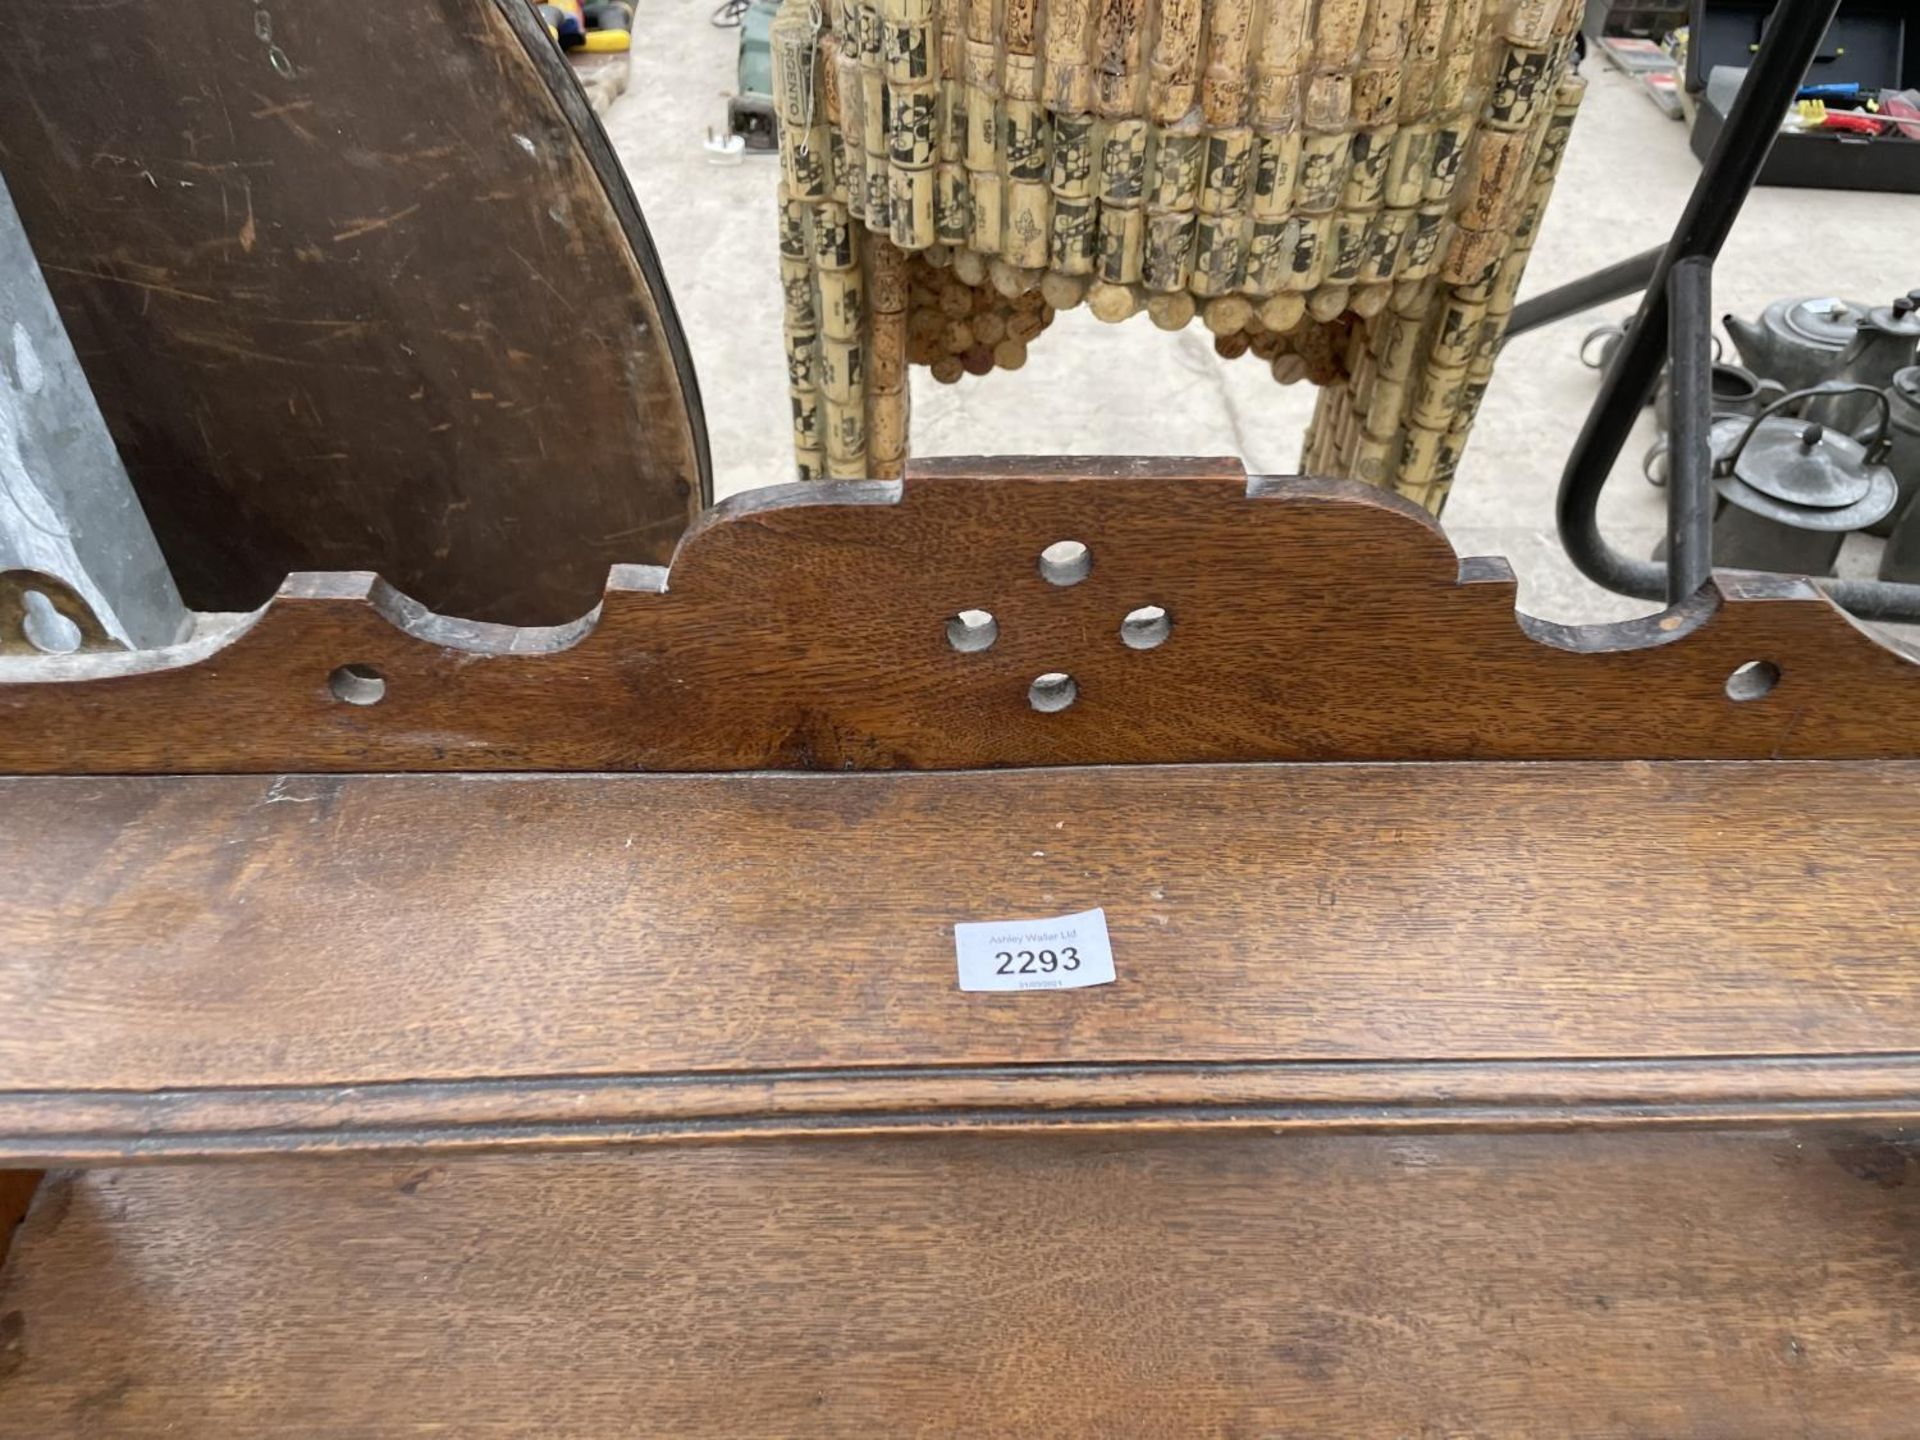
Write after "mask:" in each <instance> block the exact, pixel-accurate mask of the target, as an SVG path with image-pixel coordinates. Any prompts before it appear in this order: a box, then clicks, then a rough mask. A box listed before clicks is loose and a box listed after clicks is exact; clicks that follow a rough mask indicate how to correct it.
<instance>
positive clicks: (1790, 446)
mask: <svg viewBox="0 0 1920 1440" xmlns="http://www.w3.org/2000/svg"><path fill="white" fill-rule="evenodd" d="M1838 393H1839V392H1838V389H1837V387H1822V388H1820V389H1818V390H1814V391H1800V392H1796V393H1793V394H1788V395H1784V396H1782V397H1781V398H1780V399H1779V400H1776V401H1775V402H1774V403H1773V404H1771V405H1769V406H1767V407H1766V409H1764V410H1762V411H1761V412H1760V413H1759V414H1757V415H1755V416H1753V417H1752V418H1751V419H1748V418H1746V417H1743V416H1729V417H1725V418H1722V419H1719V420H1716V421H1715V422H1714V425H1713V428H1712V431H1711V432H1710V435H1711V440H1710V443H1711V446H1712V450H1713V477H1714V489H1715V490H1716V491H1717V492H1718V494H1719V497H1720V502H1721V503H1720V505H1719V509H1718V513H1717V514H1716V516H1715V518H1714V522H1713V552H1714V560H1715V562H1716V563H1718V564H1721V565H1725V566H1727V567H1729V568H1734V569H1743V570H1781V571H1786V572H1788V573H1791V574H1797V575H1826V574H1831V573H1832V570H1833V562H1834V561H1835V560H1836V559H1837V558H1838V557H1839V554H1840V544H1841V542H1842V541H1843V540H1844V539H1845V538H1846V536H1847V533H1848V532H1849V531H1852V530H1862V529H1865V528H1866V527H1867V526H1869V525H1872V524H1874V523H1876V522H1877V521H1879V520H1881V519H1883V518H1885V517H1886V516H1887V515H1889V514H1891V513H1892V512H1893V508H1894V506H1895V504H1896V502H1897V501H1898V498H1899V490H1900V487H1899V485H1898V484H1897V482H1896V481H1895V479H1894V475H1893V471H1891V470H1890V469H1888V468H1887V466H1886V465H1885V464H1884V463H1883V462H1884V461H1885V459H1886V455H1887V451H1888V449H1889V448H1890V447H1891V445H1892V423H1893V411H1892V406H1891V404H1890V402H1889V400H1888V398H1887V396H1886V394H1885V393H1884V392H1882V391H1876V390H1873V389H1871V388H1870V387H1867V386H1855V387H1851V388H1850V389H1849V390H1848V391H1847V392H1846V394H1847V395H1848V397H1849V398H1851V396H1853V395H1855V394H1864V395H1865V396H1866V397H1867V403H1868V404H1869V405H1873V406H1877V408H1878V409H1879V412H1880V423H1879V425H1878V427H1877V428H1876V430H1875V432H1874V433H1873V434H1872V435H1871V436H1869V437H1868V438H1867V439H1865V440H1856V439H1855V438H1853V437H1852V436H1850V435H1848V434H1846V433H1845V432H1843V431H1839V430H1835V429H1833V428H1831V427H1829V426H1827V425H1823V424H1822V423H1820V422H1819V421H1817V420H1808V419H1806V418H1805V417H1804V416H1803V417H1798V418H1796V417H1793V416H1789V415H1784V414H1781V413H1779V412H1781V411H1782V410H1784V409H1786V408H1787V407H1788V406H1790V405H1794V404H1797V403H1800V402H1803V401H1806V400H1809V399H1811V398H1813V397H1814V396H1815V395H1819V396H1821V397H1823V398H1833V397H1835V396H1836V395H1837V394H1838Z"/></svg>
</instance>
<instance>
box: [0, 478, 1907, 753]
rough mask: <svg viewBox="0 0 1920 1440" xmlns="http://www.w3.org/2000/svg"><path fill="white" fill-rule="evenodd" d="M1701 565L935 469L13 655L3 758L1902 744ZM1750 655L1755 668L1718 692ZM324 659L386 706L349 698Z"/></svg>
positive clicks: (1096, 483)
mask: <svg viewBox="0 0 1920 1440" xmlns="http://www.w3.org/2000/svg"><path fill="white" fill-rule="evenodd" d="M1088 477H1098V478H1088ZM1063 539H1077V540H1080V541H1083V542H1084V543H1085V544H1087V545H1088V546H1089V547H1091V553H1092V571H1091V574H1090V575H1089V576H1088V577H1087V578H1086V579H1085V580H1084V581H1083V582H1081V583H1079V584H1075V585H1070V586H1065V587H1062V586H1058V585H1054V584H1050V583H1048V581H1047V580H1046V579H1045V578H1043V577H1042V575H1041V573H1040V570H1039V564H1038V562H1039V557H1040V552H1041V551H1042V549H1043V548H1044V547H1045V546H1047V545H1048V544H1050V543H1052V542H1054V541H1057V540H1063ZM1719 584H1720V589H1719V591H1718V592H1711V593H1708V594H1705V595H1703V596H1702V597H1699V598H1698V599H1697V600H1696V601H1695V602H1692V604H1691V605H1690V606H1689V607H1688V608H1686V609H1683V610H1681V611H1677V612H1675V613H1672V614H1670V615H1667V616H1665V617H1662V618H1660V619H1657V620H1650V621H1643V622H1635V623H1633V624H1631V625H1628V626H1624V627H1615V626H1610V627H1597V628H1595V629H1593V630H1590V631H1576V630H1569V629H1567V628H1566V627H1559V626H1549V625H1542V624H1539V623H1537V622H1531V621H1526V620H1523V619H1519V618H1516V616H1515V613H1514V609H1513V600H1514V585H1513V580H1512V577H1511V574H1510V573H1509V572H1508V571H1507V570H1506V568H1505V566H1504V564H1501V563H1499V562H1488V561H1467V562H1464V563H1463V562H1461V561H1459V560H1458V559H1457V558H1456V557H1455V555H1454V553H1453V551H1452V549H1451V548H1450V547H1449V546H1448V544H1447V541H1446V539H1445V537H1444V536H1443V535H1441V533H1440V532H1439V530H1438V529H1437V528H1436V527H1435V526H1434V525H1433V522H1432V521H1431V520H1430V519H1429V518H1427V517H1426V515H1425V514H1424V512H1421V511H1419V510H1417V509H1415V508H1414V507H1413V506H1411V505H1408V504H1407V503H1405V502H1403V501H1396V500H1393V499H1391V498H1389V497H1385V496H1383V495H1381V494H1380V492H1378V491H1376V490H1373V489H1372V488H1371V487H1366V486H1359V485H1354V484H1350V483H1347V482H1313V481H1262V480H1256V481H1253V482H1251V483H1249V482H1248V481H1246V480H1245V479H1244V478H1243V476H1242V474H1241V473H1240V470H1239V467H1238V466H1237V465H1235V464H1231V463H1224V462H1206V461H1202V462H1185V463H1169V462H1102V461H1069V462H1061V463H1057V464H1049V463H1044V462H1020V464H1019V466H1018V467H1009V466H1005V465H998V464H996V463H994V462H977V463H961V462H954V463H953V464H952V465H950V466H948V467H946V468H945V469H942V470H939V471H937V472H929V473H925V474H921V475H917V476H910V477H909V478H908V480H907V481H906V482H905V487H904V492H903V491H902V489H901V488H900V487H899V486H897V485H894V484H882V483H859V484H853V485H848V486H831V487H798V486H793V487H784V488H779V489H775V490H769V491H761V492H755V493H753V494H751V495H747V496H742V497H738V499H737V500H735V501H730V502H727V503H725V504H723V505H721V506H720V507H718V509H717V510H715V511H713V512H710V513H709V514H708V515H707V516H706V517H704V518H703V519H702V521H701V522H700V523H699V524H698V525H697V526H696V527H695V528H694V529H693V530H692V531H691V532H690V533H689V535H688V537H687V539H686V541H685V543H684V544H683V545H682V546H681V548H680V550H679V552H678V554H677V556H676V558H675V561H674V564H673V567H672V571H671V573H670V574H668V573H665V572H662V571H659V570H650V569H623V570H620V571H617V572H616V573H615V576H614V580H613V584H612V586H611V588H610V589H609V590H608V592H607V595H606V598H605V600H604V602H603V603H602V605H601V606H600V608H599V610H598V612H597V613H595V614H593V615H589V616H587V617H586V618H585V619H583V620H582V621H580V622H579V623H578V624H575V625H569V626H562V627H558V628H556V629H552V630H545V631H526V630H505V629H501V628H498V627H486V626H475V625H464V624H456V623H449V622H446V621H444V620H441V619H439V618H437V617H435V616H432V615H430V614H427V613H425V612H422V611H421V610H420V609H419V607H417V606H410V605H409V604H408V603H407V602H406V601H405V600H404V598H403V597H400V596H397V595H395V594H394V593H393V592H391V591H390V590H387V589H385V588H384V587H382V586H380V585H378V584H377V583H376V582H375V581H374V580H373V579H372V577H369V576H364V575H363V576H340V575H332V576H307V577H297V578H296V579H295V580H294V581H293V582H291V583H290V584H289V586H288V587H287V589H286V590H285V591H283V593H282V594H281V596H280V597H279V598H278V599H277V600H276V601H275V602H274V603H273V604H271V605H270V606H268V607H267V608H266V609H265V610H264V611H263V612H261V613H259V614H258V615H257V616H254V617H250V618H248V619H245V620H243V621H242V622H241V623H240V624H239V625H238V626H237V627H236V628H235V629H233V630H231V631H228V632H224V633H209V634H208V635H206V636H204V637H202V638H201V639H200V640H198V641H194V642H189V644H188V645H187V646H186V647H184V648H183V649H182V650H181V651H180V652H179V653H178V654H176V655H173V656H168V655H165V654H162V653H154V654H146V655H139V656H129V657H122V658H120V659H117V660H116V659H113V658H107V659H101V658H99V657H82V658H77V659H75V660H72V661H69V662H58V661H50V660H48V659H46V658H45V657H35V658H34V659H33V660H31V661H15V662H0V681H4V680H8V679H11V680H15V681H19V682H22V683H14V684H0V771H22V772H40V773H47V772H86V771H93V772H106V773H120V772H127V771H143V772H169V771H216V772H217V771H253V772H269V771H280V770H290V769H291V770H315V771H338V770H356V769H359V770H514V769H520V770H674V771H688V770H741V769H756V768H762V767H771V768H791V769H805V770H848V769H858V770H899V769H921V768H933V769H946V768H965V767H972V766H1000V765H1013V766H1017V765H1047V764H1087V763H1094V762H1171V761H1229V760H1230V761H1241V760H1343V759H1344V760H1352V759H1394V760H1423V759H1606V758H1628V757H1633V758H1669V757H1675V758H1677V757H1698V758H1727V759H1743V758H1744V759H1767V758H1778V757H1802V758H1850V757H1877V756H1913V755H1916V754H1920V666H1916V665H1915V664H1914V663H1913V662H1912V661H1911V660H1910V659H1908V658H1907V657H1906V656H1904V655H1902V654H1900V653H1897V652H1895V651H1893V650H1890V649H1888V648H1886V647H1885V646H1883V645H1881V644H1880V643H1878V642H1877V641H1875V640H1874V639H1873V638H1871V637H1870V636H1868V635H1867V634H1865V633H1864V632H1862V631H1861V630H1859V629H1857V628H1856V627H1855V626H1854V625H1853V624H1852V622H1850V621H1849V620H1848V619H1847V618H1846V616H1845V615H1843V614H1842V613H1841V612H1840V611H1838V610H1837V609H1835V608H1834V607H1833V606H1832V605H1830V604H1829V603H1828V602H1826V601H1825V600H1824V599H1822V598H1820V597H1819V596H1818V595H1817V594H1816V593H1815V592H1814V591H1813V590H1812V589H1811V588H1810V587H1809V586H1807V585H1806V584H1805V583H1804V582H1800V581H1783V580H1778V579H1760V578H1748V579H1742V578H1739V577H1735V576H1722V577H1721V579H1720V582H1719ZM1722 597H1723V598H1722ZM1146 605H1159V606H1163V607H1165V609H1166V610H1167V611H1168V613H1169V615H1170V617H1171V626H1172V629H1171V635H1170V638H1168V639H1167V641H1166V642H1165V643H1164V644H1162V645H1160V646H1159V647H1158V648H1155V649H1148V650H1138V649H1132V648H1129V647H1128V646H1127V645H1125V644H1124V643H1123V642H1122V639H1121V624H1122V621H1123V620H1124V618H1125V617H1126V615H1127V614H1128V613H1129V612H1130V611H1132V610H1133V609H1135V608H1136V607H1139V606H1146ZM967 609H983V610H987V611H989V612H991V613H992V614H993V615H994V617H995V618H996V621H997V623H998V626H999V639H998V640H997V642H996V643H995V644H994V645H993V646H992V648H990V649H987V650H982V651H977V652H973V653H958V652H956V651H955V650H954V649H953V648H952V647H951V646H950V644H949V643H948V638H947V630H946V623H947V621H948V619H949V618H950V617H952V616H954V615H955V614H956V613H958V612H960V611H963V610H967ZM1749 661H1762V662H1765V663H1767V664H1769V665H1772V666H1774V667H1775V668H1776V669H1777V671H1778V674H1779V682H1778V684H1777V686H1775V688H1774V689H1773V690H1772V692H1771V693H1769V694H1767V695H1765V696H1764V697H1762V698H1759V699H1754V700H1750V701H1746V702H1741V701H1737V700H1734V699H1732V698H1730V697H1729V695H1728V694H1727V692H1726V690H1725V688H1724V687H1725V684H1726V681H1727V679H1728V677H1729V676H1730V675H1731V674H1732V673H1733V672H1734V671H1735V670H1736V669H1738V668H1739V667H1740V666H1742V665H1744V664H1746V663H1747V662H1749ZM9 665H11V667H12V668H8V666H9ZM345 665H359V666H363V667H367V668H370V669H371V670H373V671H375V672H377V673H378V674H379V675H380V676H382V677H383V678H384V679H385V682H386V690H385V694H384V698H382V699H381V700H380V701H379V703H377V704H373V705H356V704H348V703H344V702H343V701H342V700H340V699H339V698H337V696H336V694H335V693H334V691H333V689H332V688H331V687H330V684H329V677H330V676H332V675H333V674H334V673H335V672H336V670H337V669H338V668H339V667H341V666H345ZM63 667H64V668H63ZM1051 671H1064V672H1067V673H1070V674H1071V675H1072V676H1073V677H1074V679H1075V680H1076V682H1077V683H1078V686H1079V699H1078V700H1077V702H1076V703H1074V704H1073V705H1072V706H1071V707H1070V708H1068V709H1065V710H1061V711H1057V712H1055V713H1050V714H1043V713H1040V712H1038V711H1036V710H1035V709H1033V708H1032V707H1031V706H1030V705H1029V703H1028V698H1027V692H1028V686H1029V684H1030V683H1031V682H1032V681H1033V680H1034V679H1035V678H1036V677H1037V676H1039V675H1041V674H1042V673H1045V672H1051ZM63 674H67V675H73V676H89V677H93V678H87V679H85V680H61V679H58V678H57V677H59V676H61V675H63Z"/></svg>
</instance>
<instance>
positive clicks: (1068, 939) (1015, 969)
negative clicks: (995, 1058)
mask: <svg viewBox="0 0 1920 1440" xmlns="http://www.w3.org/2000/svg"><path fill="white" fill-rule="evenodd" d="M953 948H954V950H955V952H956V953H957V954H958V956H959V959H960V988H961V989H962V990H1078V989H1080V988H1081V987H1082V986H1084V985H1111V984H1112V983H1113V946H1112V945H1111V944H1109V943H1108V941H1107V915H1106V912H1105V911H1104V910H1083V911H1081V912H1080V913H1079V914H1078V915H1061V916H1057V917H1056V918H1054V919H1052V920H981V921H969V922H967V923H965V924H960V925H955V926H954V927H953Z"/></svg>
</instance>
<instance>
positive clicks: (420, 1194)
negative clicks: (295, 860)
mask: <svg viewBox="0 0 1920 1440" xmlns="http://www.w3.org/2000/svg"><path fill="white" fill-rule="evenodd" d="M1917 1206H1920V1176H1916V1162H1915V1158H1914V1155H1913V1151H1912V1147H1911V1146H1902V1145H1899V1144H1894V1143H1888V1142H1887V1141H1885V1140H1883V1139H1873V1138H1868V1137H1864V1136H1845V1135H1842V1136H1833V1135H1827V1136H1820V1137H1814V1136H1804V1135H1795V1134H1786V1133H1781V1132H1766V1133H1756V1134H1743V1135H1706V1134H1690V1135H1673V1134H1644V1133H1641V1134H1576V1135H1517V1136H1513V1135H1510V1136H1488V1135H1448V1136H1438V1137H1435V1136H1426V1137H1409V1138H1402V1139H1388V1138H1378V1137H1352V1136H1347V1137H1311V1136H1310V1137H1301V1136H1278V1137H1262V1136H1251V1135H1220V1134H1197V1135H1178V1136H1135V1137H1131V1138H1129V1139H1128V1140H1126V1141H1123V1142H1122V1141H1116V1140H1115V1139H1114V1138H1113V1137H1106V1136H1098V1135H1089V1136H1056V1137H1052V1138H1049V1139H1047V1140H1044V1141H1036V1140H1030V1139H1026V1138H1022V1137H1006V1136H952V1135H949V1136H941V1137H932V1138H922V1139H911V1140H885V1141H861V1142H846V1141H837V1140H824V1141H821V1140H815V1141H805V1142H795V1141H786V1142H772V1143H766V1144H755V1145H717V1146H694V1147H681V1148H675V1149H670V1150H647V1151H638V1152H624V1153H623V1152H603V1153H598V1154H590V1155H565V1156H551V1155H525V1156H485V1157H467V1158H454V1159H447V1160H438V1161H423V1160H417V1159H408V1160H397V1159H393V1158H386V1157H371V1156H349V1157H340V1158H328V1159H325V1160H303V1159H290V1160H286V1161H283V1162H279V1163H274V1164H255V1165H216V1166H205V1165H199V1166H148V1167H137V1168H133V1169H120V1170H98V1171H88V1172H69V1173H67V1174H63V1175H53V1176H49V1178H48V1180H47V1182H46V1184H45V1186H44V1188H43V1190H42V1193H41V1195H40V1196H39V1198H38V1200H37V1202H36V1204H35V1207H34V1210H33V1213H32V1214H31V1216H30V1217H29V1219H28V1221H27V1223H26V1225H25V1226H24V1227H23V1228H22V1230H21V1232H20V1238H19V1240H18V1241H17V1242H16V1246H15V1253H14V1256H13V1258H12V1260H11V1261H10V1262H9V1264H8V1266H7V1268H6V1269H5V1270H4V1271H0V1434H5V1435H9V1436H12V1435H21V1436H27V1435H31V1436H47V1435H66V1434H74V1435H86V1436H90V1437H96V1440H112V1437H120V1436H126V1437H132V1436H139V1437H142V1440H145V1437H147V1436H152V1435H159V1434H174V1433H177V1434H187V1435H220V1436H223V1437H231V1440H250V1437H265V1436H273V1437H281V1436H287V1435H299V1436H302V1437H310V1440H370V1437H374V1436H389V1435H398V1434H416V1433H421V1434H433V1433H447V1434H458V1435H461V1436H472V1437H480V1440H486V1437H505V1436H523V1435H535V1434H537V1435H580V1436H614V1435H619V1436H628V1437H673V1440H707V1437H714V1440H721V1437H724V1440H738V1437H741V1436H760V1435H780V1436H792V1437H829V1436H907V1435H920V1434H940V1435H954V1434H959V1435H966V1436H978V1437H1014V1436H1018V1437H1021V1440H1033V1437H1051V1436H1079V1437H1084V1436H1096V1435H1097V1436H1114V1437H1121V1436H1124V1437H1127V1440H1192V1437H1195V1436H1215V1435H1249V1436H1284V1437H1299V1440H1306V1437H1324V1436H1353V1437H1366V1440H1373V1437H1397V1436H1407V1435H1476V1436H1488V1437H1522V1436H1525V1437H1538V1436H1545V1435H1583V1436H1607V1437H1622V1440H1624V1437H1644V1436H1656V1435H1657V1436H1661V1437H1666V1440H1752V1437H1755V1436H1763V1435H1779V1434H1783V1433H1787V1432H1788V1431H1791V1433H1793V1434H1795V1435H1807V1436H1815V1437H1835V1440H1839V1437H1844V1440H1894V1437H1899V1436H1905V1435H1910V1434H1911V1433H1912V1430H1913V1416H1914V1415H1915V1413H1916V1412H1920V1348H1916V1346H1915V1345H1914V1344H1913V1343H1912V1338H1911V1334H1912V1326H1911V1324H1908V1323H1905V1319H1910V1317H1911V1316H1912V1313H1913V1308H1912V1298H1913V1274H1912V1268H1911V1266H1912V1248H1913V1246H1912V1237H1913V1235H1914V1233H1915V1229H1916V1225H1917V1224H1920V1209H1917V1208H1916V1207H1917ZM1903 1317H1904V1318H1903Z"/></svg>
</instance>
